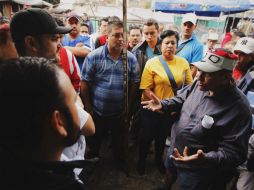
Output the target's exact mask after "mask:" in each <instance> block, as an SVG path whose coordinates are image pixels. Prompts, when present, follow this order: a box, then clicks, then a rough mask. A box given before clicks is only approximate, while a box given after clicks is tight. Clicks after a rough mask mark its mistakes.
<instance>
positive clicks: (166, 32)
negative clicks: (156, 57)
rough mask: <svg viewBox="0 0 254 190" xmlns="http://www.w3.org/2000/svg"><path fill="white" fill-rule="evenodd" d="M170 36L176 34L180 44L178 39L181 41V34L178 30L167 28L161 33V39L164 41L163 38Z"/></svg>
mask: <svg viewBox="0 0 254 190" xmlns="http://www.w3.org/2000/svg"><path fill="white" fill-rule="evenodd" d="M168 36H175V38H176V42H177V44H178V41H179V35H178V32H176V31H174V30H165V31H163V32H162V33H161V35H160V40H161V42H162V40H163V39H164V38H166V37H168Z"/></svg>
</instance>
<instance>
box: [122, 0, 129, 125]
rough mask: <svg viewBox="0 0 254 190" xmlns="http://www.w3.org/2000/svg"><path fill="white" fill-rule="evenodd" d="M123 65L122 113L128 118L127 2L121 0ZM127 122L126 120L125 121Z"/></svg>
mask: <svg viewBox="0 0 254 190" xmlns="http://www.w3.org/2000/svg"><path fill="white" fill-rule="evenodd" d="M123 44H124V46H123V65H124V113H125V120H126V119H127V120H128V106H129V104H128V103H129V102H128V94H129V89H128V59H127V46H126V44H127V2H126V0H123ZM126 122H128V121H126Z"/></svg>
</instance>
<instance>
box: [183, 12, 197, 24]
mask: <svg viewBox="0 0 254 190" xmlns="http://www.w3.org/2000/svg"><path fill="white" fill-rule="evenodd" d="M185 22H191V23H192V24H197V16H196V15H195V14H194V13H186V14H184V16H183V19H182V24H184V23H185Z"/></svg>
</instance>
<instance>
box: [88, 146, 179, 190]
mask: <svg viewBox="0 0 254 190" xmlns="http://www.w3.org/2000/svg"><path fill="white" fill-rule="evenodd" d="M165 150H166V149H165ZM128 152H129V157H130V159H129V166H130V167H129V170H130V173H129V176H127V175H126V174H125V173H124V172H122V171H121V170H120V169H119V168H118V167H117V166H116V165H115V163H114V160H113V158H112V152H111V148H110V146H108V145H107V143H105V145H104V146H103V147H102V151H101V153H102V154H101V156H102V158H101V160H100V161H99V162H98V163H96V165H95V168H94V171H93V173H92V174H91V175H90V177H89V186H90V189H91V190H129V189H131V190H152V189H154V188H155V187H158V186H159V185H161V184H162V182H163V175H162V174H161V173H159V171H158V170H157V169H156V166H155V162H154V154H153V153H151V154H149V156H148V159H147V166H146V173H145V175H144V176H140V175H138V173H137V171H136V165H137V164H136V163H137V149H135V150H128ZM173 190H176V188H173Z"/></svg>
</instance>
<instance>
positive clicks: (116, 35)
mask: <svg viewBox="0 0 254 190" xmlns="http://www.w3.org/2000/svg"><path fill="white" fill-rule="evenodd" d="M111 36H113V37H115V38H123V33H115V34H112V35H111Z"/></svg>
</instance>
